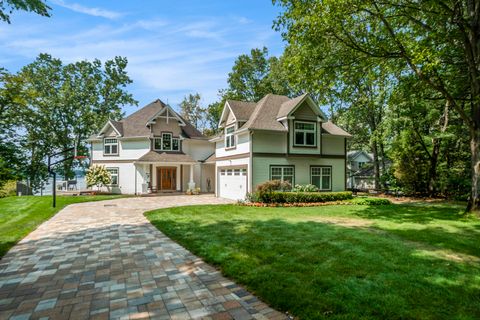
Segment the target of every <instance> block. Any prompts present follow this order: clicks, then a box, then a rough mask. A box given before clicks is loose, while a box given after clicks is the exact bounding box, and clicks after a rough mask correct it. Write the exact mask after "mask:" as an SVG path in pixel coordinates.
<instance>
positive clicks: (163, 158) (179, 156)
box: [137, 151, 197, 163]
mask: <svg viewBox="0 0 480 320" xmlns="http://www.w3.org/2000/svg"><path fill="white" fill-rule="evenodd" d="M137 161H138V162H177V163H180V162H188V163H196V162H197V161H195V160H193V159H192V157H190V156H189V155H187V154H184V153H166V152H162V153H160V152H155V151H149V152H147V153H146V154H145V155H143V156H142V157H141V158H140V159H138V160H137Z"/></svg>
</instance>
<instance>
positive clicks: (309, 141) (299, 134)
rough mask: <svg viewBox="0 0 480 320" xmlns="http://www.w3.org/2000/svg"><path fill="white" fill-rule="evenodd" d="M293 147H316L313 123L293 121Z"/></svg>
mask: <svg viewBox="0 0 480 320" xmlns="http://www.w3.org/2000/svg"><path fill="white" fill-rule="evenodd" d="M294 134H295V144H294V145H295V146H301V147H316V146H317V124H316V123H315V122H303V121H295V133H294Z"/></svg>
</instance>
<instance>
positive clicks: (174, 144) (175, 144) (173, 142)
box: [172, 138, 180, 151]
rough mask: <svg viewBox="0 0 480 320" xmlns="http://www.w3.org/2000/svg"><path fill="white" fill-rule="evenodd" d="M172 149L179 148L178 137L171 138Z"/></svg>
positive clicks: (176, 149)
mask: <svg viewBox="0 0 480 320" xmlns="http://www.w3.org/2000/svg"><path fill="white" fill-rule="evenodd" d="M172 150H173V151H178V150H180V141H179V140H178V138H173V139H172Z"/></svg>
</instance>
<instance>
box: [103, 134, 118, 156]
mask: <svg viewBox="0 0 480 320" xmlns="http://www.w3.org/2000/svg"><path fill="white" fill-rule="evenodd" d="M103 154H104V155H106V156H116V155H118V139H116V138H105V139H104V140H103Z"/></svg>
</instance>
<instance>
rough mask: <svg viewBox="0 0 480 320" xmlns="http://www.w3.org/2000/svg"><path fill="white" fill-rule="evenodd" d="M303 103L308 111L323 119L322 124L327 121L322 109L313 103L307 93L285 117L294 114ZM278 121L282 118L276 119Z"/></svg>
mask: <svg viewBox="0 0 480 320" xmlns="http://www.w3.org/2000/svg"><path fill="white" fill-rule="evenodd" d="M304 101H307V104H308V106H309V107H310V109H312V111H313V112H314V113H315V114H316V115H317V116H320V117H321V118H322V119H323V121H322V122H326V121H327V120H328V117H327V116H326V114H325V113H324V112H323V111H322V109H320V107H319V106H318V105H317V104H316V103H315V101H313V99H312V97H311V96H310V94H308V93H307V94H306V95H305V97H303V98H302V100H300V101H299V102H297V104H296V105H295V107H294V108H293V109H292V110H291V111H290V112H289V113H288V115H287V117H290V116H291V114H292V113H294V112H295V111H296V110H297V109H298V107H300V106H301V105H302V103H303V102H304ZM280 119H283V117H282V118H277V120H278V121H280Z"/></svg>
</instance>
